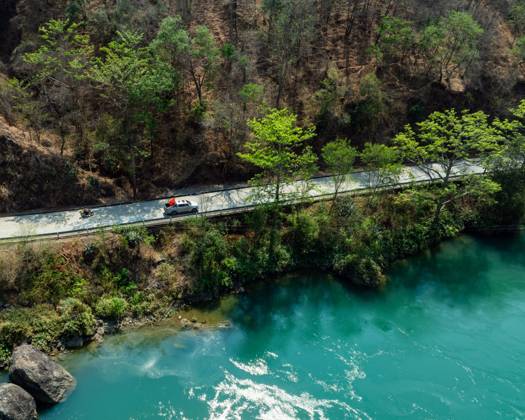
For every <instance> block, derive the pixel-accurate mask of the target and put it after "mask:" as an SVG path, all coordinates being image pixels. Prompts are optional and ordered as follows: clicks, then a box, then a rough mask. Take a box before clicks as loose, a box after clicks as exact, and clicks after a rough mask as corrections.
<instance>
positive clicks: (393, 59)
mask: <svg viewBox="0 0 525 420" xmlns="http://www.w3.org/2000/svg"><path fill="white" fill-rule="evenodd" d="M416 47H417V34H416V31H415V30H414V26H413V23H412V22H410V21H408V20H405V19H400V18H397V17H392V16H386V17H384V18H383V20H382V21H381V24H380V25H379V29H378V34H377V42H376V43H375V45H374V46H373V48H372V51H373V52H374V53H375V55H376V57H377V58H378V60H379V61H380V62H382V63H403V64H404V63H407V61H408V60H410V59H411V58H412V57H413V56H414V52H415V49H416Z"/></svg>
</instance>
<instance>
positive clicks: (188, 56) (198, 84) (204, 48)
mask: <svg viewBox="0 0 525 420" xmlns="http://www.w3.org/2000/svg"><path fill="white" fill-rule="evenodd" d="M152 46H153V48H154V49H155V50H156V51H157V52H158V53H159V55H160V56H162V57H164V58H165V59H168V60H169V61H171V63H172V65H173V67H174V68H178V69H181V70H182V71H183V72H184V74H186V76H187V77H188V78H189V80H190V81H191V83H192V84H193V86H194V88H195V93H196V95H197V99H198V109H199V110H200V111H201V112H203V111H204V110H205V103H204V88H205V87H206V86H207V85H209V83H210V82H211V81H212V80H213V78H214V76H215V75H216V72H217V69H218V67H219V65H220V63H221V50H220V48H219V47H218V45H217V42H216V40H215V37H214V36H213V34H212V33H211V31H210V30H209V29H208V28H207V27H206V26H198V27H197V28H196V29H195V33H194V34H193V35H192V34H190V33H189V32H188V31H187V30H186V29H185V28H184V27H183V25H182V19H181V18H180V17H179V16H176V17H167V18H165V19H164V20H163V21H162V22H161V25H160V29H159V32H158V34H157V36H156V38H155V40H154V41H153V43H152Z"/></svg>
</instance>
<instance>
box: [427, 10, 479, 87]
mask: <svg viewBox="0 0 525 420" xmlns="http://www.w3.org/2000/svg"><path fill="white" fill-rule="evenodd" d="M483 32H484V31H483V28H482V27H481V26H480V25H479V23H478V22H477V21H476V20H475V19H474V18H473V17H472V15H470V14H469V13H466V12H458V11H452V12H450V13H449V14H448V15H447V16H445V17H442V18H441V19H439V20H438V21H437V22H436V23H432V24H430V25H428V26H427V27H426V28H425V30H424V31H423V34H422V38H421V48H422V50H423V52H424V55H425V57H426V59H427V62H428V63H429V70H430V72H431V73H435V75H436V78H437V80H438V81H439V82H444V81H449V80H450V78H451V77H452V76H453V75H455V74H458V73H459V75H460V76H463V75H464V73H465V72H466V70H467V69H468V68H469V66H470V65H471V64H472V63H474V62H475V61H477V60H478V59H479V43H480V40H481V36H482V35H483Z"/></svg>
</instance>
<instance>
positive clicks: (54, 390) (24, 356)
mask: <svg viewBox="0 0 525 420" xmlns="http://www.w3.org/2000/svg"><path fill="white" fill-rule="evenodd" d="M9 379H10V380H11V382H13V383H15V384H17V385H19V386H21V387H22V388H24V389H25V390H26V391H27V392H29V393H30V394H31V395H32V396H33V397H34V398H35V400H36V401H37V402H39V403H43V404H56V403H59V402H60V401H63V400H65V399H66V397H67V395H68V394H69V393H70V392H71V391H72V390H73V388H75V385H76V382H75V378H73V376H71V374H70V373H69V372H68V371H67V370H65V369H64V368H63V367H62V366H60V365H59V364H58V363H56V362H54V361H53V360H51V358H49V357H48V356H47V355H45V354H44V353H42V352H41V351H38V350H36V349H35V348H34V347H32V346H30V345H27V344H24V345H22V346H19V347H17V348H16V349H15V350H14V352H13V357H12V360H11V368H10V369H9Z"/></svg>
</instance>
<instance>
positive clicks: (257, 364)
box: [230, 359, 268, 376]
mask: <svg viewBox="0 0 525 420" xmlns="http://www.w3.org/2000/svg"><path fill="white" fill-rule="evenodd" d="M230 362H231V364H233V365H234V366H235V367H236V368H237V369H240V370H242V371H244V372H246V373H249V374H250V375H253V376H260V375H268V365H267V364H266V361H265V360H263V359H257V360H255V361H254V362H252V363H242V362H237V361H236V360H233V359H230Z"/></svg>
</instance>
